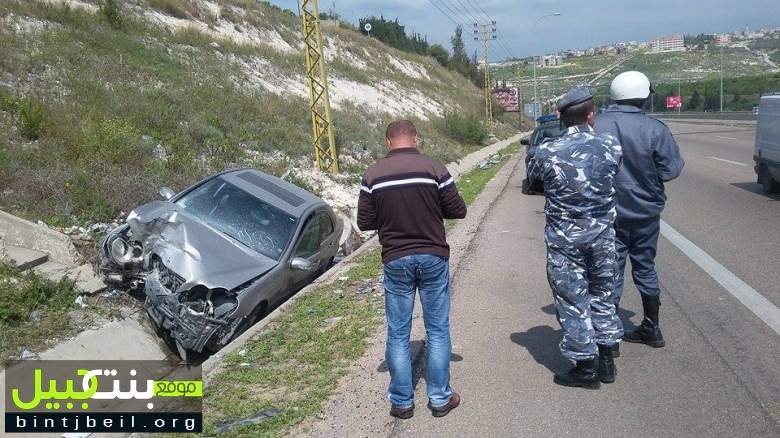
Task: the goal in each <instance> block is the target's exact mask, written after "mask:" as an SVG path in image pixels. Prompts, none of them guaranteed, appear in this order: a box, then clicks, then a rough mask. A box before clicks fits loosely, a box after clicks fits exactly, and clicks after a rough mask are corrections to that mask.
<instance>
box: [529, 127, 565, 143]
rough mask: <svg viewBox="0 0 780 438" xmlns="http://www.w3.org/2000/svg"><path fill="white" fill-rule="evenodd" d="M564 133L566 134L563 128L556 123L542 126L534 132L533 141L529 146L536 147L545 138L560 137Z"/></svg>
mask: <svg viewBox="0 0 780 438" xmlns="http://www.w3.org/2000/svg"><path fill="white" fill-rule="evenodd" d="M564 132H566V130H565V128H563V127H562V126H561V124H560V123H558V122H556V123H551V124H549V125H542V126H540V127H538V128H536V131H534V139H533V141H532V142H531V144H532V145H533V146H538V145H539V144H541V143H542V140H544V139H545V138H558V137H560V136H562V135H563V133H564Z"/></svg>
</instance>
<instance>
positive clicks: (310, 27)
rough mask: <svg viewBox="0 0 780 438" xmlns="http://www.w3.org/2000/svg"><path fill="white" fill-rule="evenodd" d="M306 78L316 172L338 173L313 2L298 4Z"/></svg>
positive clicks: (316, 16) (316, 9)
mask: <svg viewBox="0 0 780 438" xmlns="http://www.w3.org/2000/svg"><path fill="white" fill-rule="evenodd" d="M301 17H302V19H303V41H304V52H305V53H304V54H305V56H306V78H307V80H308V84H309V95H310V97H311V106H310V110H311V123H312V135H313V143H314V154H315V158H316V160H317V167H318V168H319V169H320V170H324V171H329V172H331V173H338V171H339V162H338V156H337V151H336V141H335V137H334V135H333V124H332V122H331V114H330V99H329V97H328V76H327V70H326V68H325V56H324V55H323V49H324V47H323V45H322V33H321V32H320V13H319V8H318V6H317V0H302V1H301Z"/></svg>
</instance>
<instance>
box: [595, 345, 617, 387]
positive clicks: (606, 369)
mask: <svg viewBox="0 0 780 438" xmlns="http://www.w3.org/2000/svg"><path fill="white" fill-rule="evenodd" d="M616 346H617V344H615V346H614V347H616ZM614 347H613V346H610V345H599V368H598V375H599V380H601V383H612V382H614V381H615V376H616V375H617V369H616V368H615V359H614V357H615V355H614Z"/></svg>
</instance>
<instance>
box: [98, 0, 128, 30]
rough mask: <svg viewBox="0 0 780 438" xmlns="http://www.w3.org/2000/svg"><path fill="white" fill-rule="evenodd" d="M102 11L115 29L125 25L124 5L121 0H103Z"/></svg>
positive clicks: (101, 3)
mask: <svg viewBox="0 0 780 438" xmlns="http://www.w3.org/2000/svg"><path fill="white" fill-rule="evenodd" d="M100 13H101V14H102V15H103V18H105V19H106V21H108V24H109V25H111V27H113V28H114V29H121V28H122V27H124V25H125V19H124V15H123V13H122V5H121V4H120V3H119V0H101V2H100Z"/></svg>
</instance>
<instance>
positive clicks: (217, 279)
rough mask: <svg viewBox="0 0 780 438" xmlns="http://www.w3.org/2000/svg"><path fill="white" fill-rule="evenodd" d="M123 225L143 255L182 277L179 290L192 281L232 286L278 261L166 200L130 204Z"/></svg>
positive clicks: (261, 272) (206, 285) (225, 286)
mask: <svg viewBox="0 0 780 438" xmlns="http://www.w3.org/2000/svg"><path fill="white" fill-rule="evenodd" d="M127 224H128V225H129V226H130V228H131V230H132V232H133V237H134V238H135V239H136V240H138V241H139V242H141V243H142V244H143V248H144V256H145V257H147V256H149V255H150V254H152V253H154V254H157V255H158V256H159V257H160V259H161V260H162V262H163V263H164V264H165V266H166V267H168V268H169V269H170V270H172V271H174V272H175V273H177V274H178V275H180V276H181V277H182V278H184V284H183V285H182V286H181V288H180V290H187V289H189V288H191V287H193V286H195V285H203V286H205V287H207V288H209V289H216V288H224V289H227V290H232V289H235V288H236V287H238V286H240V285H242V284H244V283H246V282H247V281H249V280H252V279H253V278H256V277H259V276H261V275H263V274H265V273H266V272H268V271H270V270H271V269H273V268H274V267H275V266H276V265H277V264H278V262H276V261H275V260H272V259H270V258H268V257H265V256H263V255H262V254H259V253H257V252H255V251H252V250H251V249H249V248H247V247H245V246H243V245H242V244H240V243H238V242H234V241H233V240H231V239H230V238H229V237H227V236H224V235H223V234H221V233H219V232H217V231H216V230H214V229H212V228H211V227H209V226H208V225H206V224H204V223H202V222H200V221H198V220H196V219H194V218H193V217H192V216H190V215H188V214H186V213H184V212H183V211H182V210H181V209H180V208H179V207H177V206H176V205H174V204H172V203H170V202H164V201H155V202H152V203H149V204H146V205H142V206H140V207H138V208H136V209H135V210H133V211H132V212H131V213H130V214H129V215H128V216H127ZM174 292H175V291H174Z"/></svg>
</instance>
